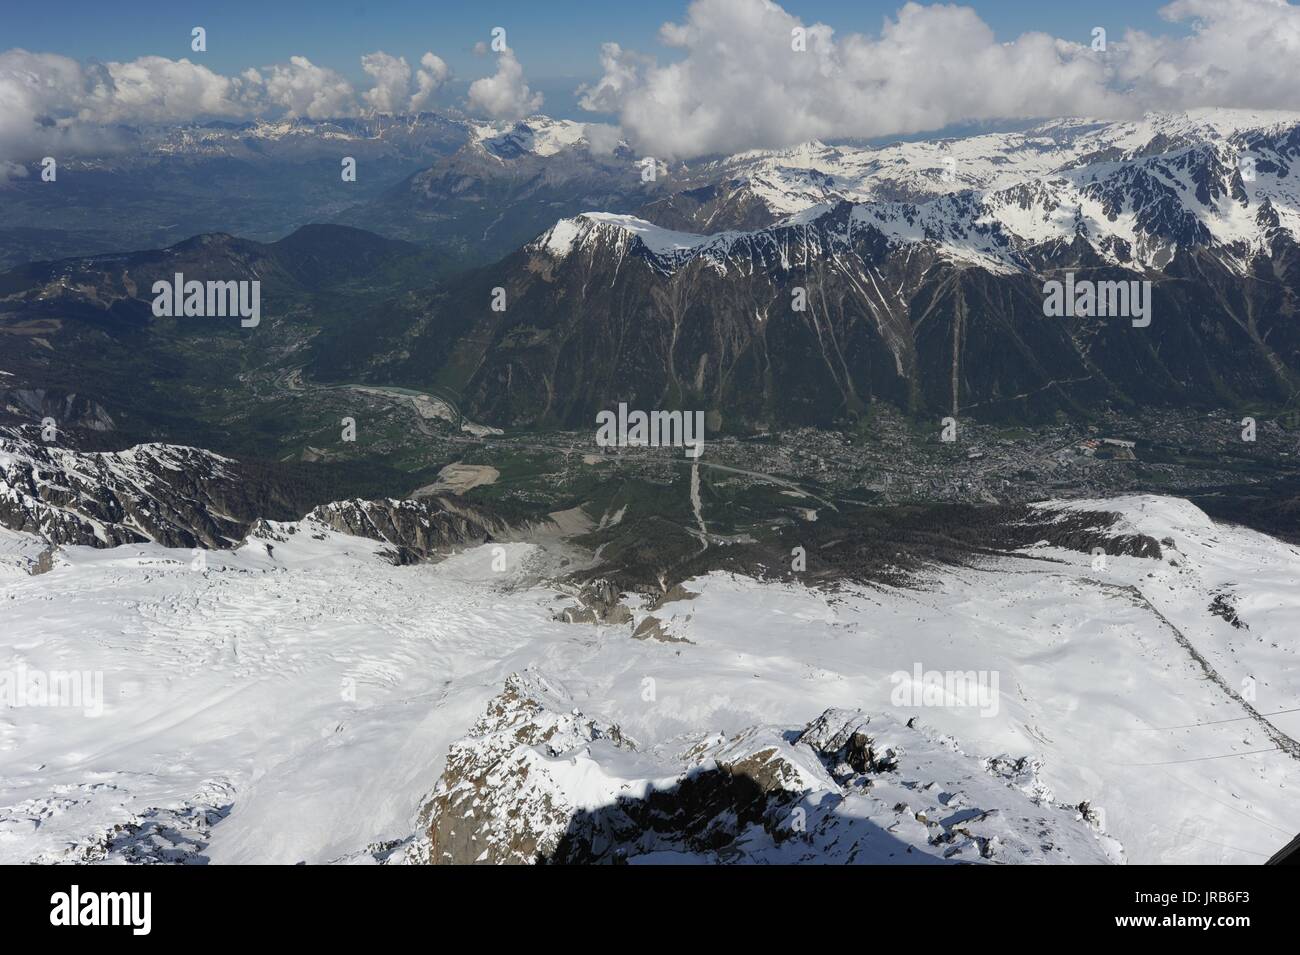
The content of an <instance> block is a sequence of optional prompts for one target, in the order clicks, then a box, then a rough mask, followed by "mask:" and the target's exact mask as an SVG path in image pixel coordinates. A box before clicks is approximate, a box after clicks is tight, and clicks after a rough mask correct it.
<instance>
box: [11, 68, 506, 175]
mask: <svg viewBox="0 0 1300 955" xmlns="http://www.w3.org/2000/svg"><path fill="white" fill-rule="evenodd" d="M361 68H362V70H364V71H365V73H366V74H367V75H368V76H370V77H371V78H372V79H373V82H374V85H373V86H372V87H371V88H370V89H369V90H367V91H365V92H364V93H362V94H360V96H359V97H358V94H357V91H356V90H355V89H354V88H353V86H352V83H351V82H349V80H348V79H347V78H346V77H345V76H343V75H342V74H340V73H338V72H336V71H335V70H332V69H329V68H328V67H323V66H318V65H316V64H315V63H313V62H312V61H311V60H309V59H308V58H307V57H305V56H293V57H290V58H289V61H288V62H287V63H278V64H274V65H271V66H266V67H262V68H260V69H254V68H249V69H246V70H244V71H243V72H242V73H239V74H238V75H234V76H224V75H222V74H220V73H217V72H214V71H213V70H210V69H208V68H207V67H206V66H202V65H200V64H197V63H192V62H190V61H189V60H187V59H179V60H171V59H168V58H166V57H162V56H143V57H140V58H138V59H135V60H131V61H129V62H121V63H119V62H111V63H81V62H79V61H77V60H74V59H72V58H70V57H66V56H61V55H58V54H55V53H32V52H29V51H27V50H22V49H11V50H6V51H3V52H0V181H3V180H7V179H13V178H17V177H18V176H19V172H18V170H21V169H22V168H23V167H22V166H21V165H18V164H19V163H23V162H30V161H31V160H33V159H38V158H40V157H42V156H45V155H70V154H78V153H87V152H103V151H107V150H111V149H113V148H115V147H116V146H117V145H121V142H120V140H121V135H120V130H119V129H117V128H116V126H117V124H123V125H133V124H153V123H185V122H192V121H194V120H202V119H212V118H226V119H247V118H251V117H261V116H267V117H277V118H278V117H288V118H300V117H301V118H307V119H331V118H335V117H344V116H354V115H356V114H357V113H358V112H359V105H360V104H362V103H363V104H364V105H365V106H366V107H367V108H369V109H372V110H377V111H379V112H388V113H400V112H404V111H406V110H408V109H409V110H418V109H421V108H423V107H424V106H426V105H427V104H428V103H429V101H430V100H431V99H432V98H433V96H434V95H435V94H436V93H437V92H438V91H439V90H441V89H442V88H443V86H444V85H445V84H446V83H447V81H448V80H449V79H450V76H451V70H450V69H449V68H448V66H447V64H446V63H444V62H443V61H442V60H441V59H440V58H439V57H437V56H435V55H434V54H433V53H425V54H424V56H423V57H421V59H420V66H419V69H417V70H415V71H414V73H413V71H412V69H411V67H410V66H409V65H408V64H407V62H406V60H405V59H403V58H402V57H395V56H390V55H389V54H387V53H384V52H382V51H376V52H374V53H368V54H366V55H365V56H363V57H362V58H361ZM413 81H414V82H413ZM525 90H526V87H525ZM526 98H527V97H526V96H525V99H526Z"/></svg>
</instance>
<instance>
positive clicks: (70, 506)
mask: <svg viewBox="0 0 1300 955" xmlns="http://www.w3.org/2000/svg"><path fill="white" fill-rule="evenodd" d="M255 505H256V501H255V499H254V496H253V494H252V492H251V491H250V489H249V487H248V486H247V485H246V484H245V483H244V482H243V481H241V479H240V475H239V473H238V471H237V466H236V463H235V462H234V461H232V460H231V459H229V458H224V457H222V456H221V455H218V454H213V453H212V452H210V451H203V450H200V449H198V448H190V447H184V446H180V445H166V444H142V445H137V446H136V447H134V448H129V449H127V450H125V451H112V452H85V451H74V450H70V449H67V448H62V447H58V446H57V445H54V444H52V443H50V444H47V443H45V442H42V441H39V440H35V439H32V438H29V437H26V436H25V435H24V434H23V433H21V432H7V433H0V525H3V526H5V527H7V528H9V529H11V530H16V531H25V532H28V533H32V534H36V535H38V536H39V537H41V538H43V539H44V540H46V541H48V542H49V543H51V544H83V545H88V546H91V547H115V546H117V545H119V544H129V543H139V542H142V541H156V542H157V543H160V544H164V545H166V546H168V547H205V548H220V547H230V546H232V545H233V544H234V543H236V542H238V541H239V540H240V539H241V538H242V537H243V535H244V531H245V530H246V528H247V525H248V522H250V521H252V520H253V519H254V518H255V517H256V516H257V515H256V513H254V512H253V508H254V507H255Z"/></svg>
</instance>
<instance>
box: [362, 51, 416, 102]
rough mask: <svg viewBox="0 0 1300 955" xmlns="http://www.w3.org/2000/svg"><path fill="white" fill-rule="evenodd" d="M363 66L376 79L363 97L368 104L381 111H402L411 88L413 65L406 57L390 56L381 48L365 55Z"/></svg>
mask: <svg viewBox="0 0 1300 955" xmlns="http://www.w3.org/2000/svg"><path fill="white" fill-rule="evenodd" d="M361 68H362V69H363V70H365V71H366V73H367V74H368V75H369V76H372V77H374V80H375V85H374V86H373V87H372V88H371V89H369V90H368V91H366V93H365V95H364V96H363V97H362V98H363V99H364V100H365V101H366V104H367V105H368V106H370V108H371V109H374V110H377V111H379V112H381V113H397V112H400V111H401V110H402V108H403V107H404V106H405V105H406V98H407V95H408V92H409V90H410V88H411V67H410V65H409V64H408V63H407V62H406V57H404V56H389V55H388V54H387V53H385V52H383V51H382V50H379V51H377V52H375V53H367V54H366V55H365V56H363V57H362V58H361Z"/></svg>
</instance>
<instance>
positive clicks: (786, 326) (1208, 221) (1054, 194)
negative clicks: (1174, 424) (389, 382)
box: [385, 112, 1300, 430]
mask: <svg viewBox="0 0 1300 955" xmlns="http://www.w3.org/2000/svg"><path fill="white" fill-rule="evenodd" d="M979 139H980V140H982V141H981V142H980V143H978V144H976V145H975V146H972V147H970V148H969V150H968V151H966V152H964V153H962V161H964V162H966V163H967V164H968V166H969V167H970V168H969V169H968V171H967V175H968V179H970V180H971V181H972V182H975V183H979V184H980V187H979V188H959V186H965V185H966V183H961V182H959V181H954V183H951V184H949V183H944V182H943V180H942V178H940V177H938V176H937V172H936V170H938V171H942V168H943V167H942V166H937V165H935V164H934V161H936V160H938V159H939V158H941V154H942V153H943V151H944V149H945V148H949V147H950V146H951V145H952V144H933V143H932V144H915V143H908V144H899V145H895V146H891V147H886V148H884V149H879V150H868V149H865V148H863V149H859V150H856V151H851V150H848V149H847V148H844V147H837V148H831V147H821V146H812V147H806V148H803V149H796V150H790V151H787V152H786V153H783V154H780V155H773V154H766V153H764V154H746V155H745V156H742V157H733V159H731V160H728V161H727V163H728V164H729V165H727V164H724V166H725V175H726V176H727V177H730V178H727V179H726V180H725V183H724V185H725V184H727V183H731V184H733V185H734V184H736V183H740V185H738V186H736V188H737V189H742V190H745V189H748V190H751V191H750V192H748V193H747V194H746V195H747V198H746V199H744V200H743V201H741V200H740V199H738V198H737V196H738V195H739V193H737V192H735V191H734V190H733V191H732V192H730V193H727V192H726V191H725V190H723V191H722V192H719V191H718V190H719V189H720V188H721V187H720V186H719V185H717V184H716V183H715V184H713V185H709V186H705V187H700V189H699V190H693V191H692V190H688V191H686V192H674V193H672V195H671V197H670V198H669V199H667V200H664V201H662V202H656V203H652V204H649V205H647V206H645V207H643V208H642V209H641V210H639V213H638V214H636V215H632V214H628V213H626V212H624V211H620V210H617V209H615V210H610V209H601V210H598V211H590V212H587V213H584V214H582V215H579V216H574V217H569V218H564V219H561V220H560V221H558V222H556V223H555V224H553V225H552V226H551V227H550V228H548V229H547V230H545V231H544V232H543V233H542V234H541V235H540V236H539V237H538V238H536V239H535V240H533V241H532V242H530V243H528V244H527V245H525V246H524V247H523V248H522V249H521V250H520V251H519V252H517V253H516V254H515V255H512V256H509V257H507V258H506V259H504V260H502V261H501V262H500V263H498V264H497V265H495V266H492V267H491V268H490V269H489V270H488V272H489V273H490V276H491V281H490V283H489V285H490V286H499V287H503V288H506V289H508V290H509V294H510V296H511V300H512V301H514V302H525V303H526V307H525V308H520V309H512V310H510V311H508V312H507V313H501V314H479V315H474V314H473V312H472V311H471V312H470V313H469V314H468V315H465V314H464V312H463V309H462V312H461V314H460V315H458V316H457V317H455V318H451V319H449V320H448V321H447V322H445V323H443V324H440V325H439V330H440V333H444V330H445V329H447V328H449V327H456V322H458V321H459V322H460V323H461V324H462V326H463V327H464V329H465V330H464V332H463V336H464V337H463V344H462V346H461V348H460V351H459V352H458V357H457V364H458V365H459V366H460V367H472V368H473V369H474V373H473V376H472V377H471V378H470V379H469V380H467V381H464V382H458V383H457V386H458V387H461V388H462V390H463V391H464V392H465V393H466V395H467V396H468V397H469V404H468V407H470V408H471V409H472V411H473V413H474V414H475V415H477V416H478V417H479V418H480V419H483V420H487V421H489V422H492V423H494V424H497V425H524V424H536V423H547V424H549V423H559V424H563V425H565V426H574V425H576V423H577V422H580V421H581V422H586V421H589V420H591V416H592V415H593V414H594V413H595V412H596V411H597V410H599V409H600V408H604V407H612V406H614V405H615V404H616V403H617V402H618V401H620V400H628V401H637V402H641V403H642V405H643V406H645V407H657V406H658V403H659V402H660V401H662V400H665V396H673V397H672V399H671V400H672V401H674V402H679V403H681V404H682V405H683V406H686V407H702V408H705V409H707V410H709V411H716V412H717V413H718V414H719V415H720V416H722V420H723V421H725V422H728V423H729V424H734V426H736V427H738V428H740V429H742V430H744V429H750V428H756V427H759V428H761V426H762V425H763V424H764V423H768V422H781V421H785V422H792V421H793V422H798V423H804V424H809V423H810V424H826V423H828V422H832V421H836V420H840V421H845V420H851V419H853V418H854V417H855V416H857V415H859V414H861V413H862V411H863V409H864V408H865V407H867V406H868V405H870V404H871V402H873V401H875V400H882V399H883V400H886V401H889V402H891V403H893V404H895V405H896V406H898V407H900V408H902V409H904V410H905V411H907V412H909V413H913V414H925V415H935V416H938V415H941V414H945V415H946V414H952V415H958V414H961V413H963V412H964V411H966V410H970V409H977V410H976V411H975V413H977V414H981V415H989V416H1001V417H1019V418H1029V419H1031V420H1042V419H1043V418H1044V417H1052V416H1055V415H1056V414H1057V413H1065V414H1070V415H1075V414H1078V413H1079V411H1080V410H1084V411H1087V410H1090V409H1097V408H1100V407H1103V406H1106V405H1110V406H1112V407H1113V406H1124V407H1129V408H1136V407H1138V406H1140V405H1145V404H1153V403H1154V404H1159V405H1180V406H1185V405H1187V404H1192V405H1197V406H1205V407H1230V406H1235V405H1238V404H1250V405H1256V404H1261V403H1262V404H1265V405H1281V404H1285V403H1287V402H1288V401H1289V400H1291V399H1292V396H1293V395H1294V394H1295V393H1296V392H1297V389H1298V388H1300V324H1298V323H1297V321H1296V317H1297V315H1298V314H1300V300H1298V299H1297V294H1298V291H1297V290H1300V243H1298V242H1297V239H1298V238H1300V178H1298V177H1297V176H1296V175H1295V173H1294V171H1293V169H1294V166H1295V160H1296V159H1297V157H1300V119H1298V118H1296V117H1279V116H1277V115H1273V114H1269V115H1264V116H1260V115H1256V114H1236V113H1229V112H1218V113H1209V114H1198V115H1190V114H1187V115H1179V116H1151V117H1148V118H1147V119H1146V120H1144V121H1142V122H1140V123H1118V124H1096V123H1091V124H1087V123H1077V122H1058V123H1052V124H1048V125H1046V126H1044V127H1041V128H1039V129H1037V130H1034V131H1031V133H1030V134H1016V135H1014V136H1012V135H1008V134H999V135H998V136H991V137H979ZM962 142H965V141H962ZM959 151H960V150H959ZM996 159H1001V160H1003V161H1001V162H998V161H996ZM960 165H961V164H960V162H959V163H958V167H960ZM738 170H749V171H748V172H745V173H744V176H743V177H740V178H736V177H737V176H740V173H739V172H738ZM787 173H789V175H787ZM931 173H935V174H936V175H935V176H931ZM918 175H919V176H921V179H920V180H917V181H913V179H912V177H915V176H918ZM809 176H811V177H812V178H811V179H810V178H808V177H809ZM746 177H747V178H746ZM764 177H766V178H764ZM742 179H743V182H742ZM759 179H762V180H763V181H764V182H766V183H767V186H770V187H771V190H775V191H769V192H767V193H763V194H762V195H759V194H758V193H755V192H753V191H752V188H751V187H752V186H753V183H755V182H757V181H758V180H759ZM922 181H924V182H925V183H928V185H927V186H926V188H927V189H929V190H930V192H929V194H925V190H924V189H922V188H921V185H920V183H921V182H922ZM810 183H812V184H813V185H816V186H817V188H815V189H813V188H811V187H810V186H809V184H810ZM678 185H679V183H674V184H673V186H672V187H670V188H677V187H678ZM764 188H767V187H764ZM700 190H703V191H700ZM709 190H712V192H709ZM706 192H707V193H709V195H712V196H713V197H714V198H713V199H707V201H706V197H705V193H706ZM900 193H905V194H910V195H919V197H918V198H915V199H909V200H899V199H885V198H881V196H883V195H898V194H900ZM683 197H687V198H689V201H690V202H691V203H694V205H692V206H691V207H690V208H686V207H684V206H682V205H681V202H685V201H687V198H683ZM679 200H680V201H679ZM674 203H677V204H676V205H673V204H674ZM727 210H730V212H728V211H727ZM778 210H779V211H780V213H781V215H779V216H778V215H776V213H777V211H778ZM791 210H796V211H791ZM732 213H734V214H735V215H737V216H739V217H741V219H742V220H743V221H744V222H745V223H746V224H745V226H744V227H743V228H725V229H721V231H719V230H718V228H717V227H719V226H720V223H721V222H722V220H725V219H726V217H727V216H728V215H731V214H732ZM651 220H654V221H651ZM701 220H702V221H701ZM674 221H677V222H678V223H679V224H676V225H674V224H673V222H674ZM755 223H758V224H757V225H756V224H755ZM763 223H765V224H763ZM1075 278H1078V279H1082V280H1084V282H1083V283H1082V285H1081V286H1080V288H1082V287H1084V286H1091V285H1093V284H1094V283H1097V287H1099V288H1107V287H1108V288H1111V289H1120V288H1122V290H1123V292H1124V293H1125V294H1124V295H1123V298H1122V302H1123V303H1125V304H1120V303H1121V299H1120V298H1118V297H1116V298H1115V303H1114V304H1112V305H1111V307H1110V308H1109V309H1108V308H1104V307H1092V308H1091V309H1089V310H1084V309H1082V308H1080V309H1079V310H1078V311H1077V312H1076V311H1074V310H1073V309H1071V310H1069V311H1065V312H1060V313H1058V315H1057V316H1056V317H1055V318H1047V317H1046V316H1047V315H1048V312H1049V310H1048V302H1047V291H1046V290H1047V288H1048V284H1047V283H1049V282H1057V283H1069V287H1070V288H1072V289H1073V288H1074V287H1075V286H1074V285H1073V280H1074V279H1075ZM1101 283H1104V284H1101ZM1144 283H1149V284H1144ZM1131 289H1136V290H1137V291H1135V292H1132V293H1131V294H1130V290H1131ZM478 294H479V295H482V294H483V293H481V292H479V293H478ZM1138 296H1142V298H1141V299H1139V297H1138ZM1071 298H1072V301H1071V304H1072V305H1073V295H1072V296H1071ZM1093 301H1094V302H1101V299H1100V298H1097V297H1095V296H1094V299H1093ZM1103 305H1104V303H1103ZM395 344H396V343H395V342H394V343H387V344H386V345H385V348H386V349H387V350H388V351H393V350H394V349H395Z"/></svg>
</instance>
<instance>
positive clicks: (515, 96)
mask: <svg viewBox="0 0 1300 955" xmlns="http://www.w3.org/2000/svg"><path fill="white" fill-rule="evenodd" d="M469 105H470V108H471V109H474V110H477V111H478V112H481V113H485V114H487V115H488V116H490V117H492V118H493V119H523V118H524V117H525V116H527V115H529V114H530V113H535V112H537V111H538V110H539V109H541V107H542V94H541V93H534V92H533V91H532V90H531V89H530V88H529V86H528V83H527V81H526V80H525V79H524V68H523V67H522V66H521V65H520V64H519V61H518V60H517V59H515V54H514V51H512V50H504V51H502V52H501V53H498V54H497V71H496V72H495V73H494V74H492V75H491V76H485V77H483V78H482V79H479V80H475V81H474V82H473V83H471V84H470V87H469Z"/></svg>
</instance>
